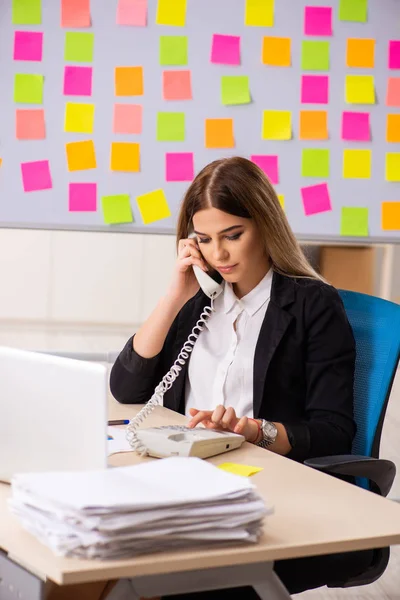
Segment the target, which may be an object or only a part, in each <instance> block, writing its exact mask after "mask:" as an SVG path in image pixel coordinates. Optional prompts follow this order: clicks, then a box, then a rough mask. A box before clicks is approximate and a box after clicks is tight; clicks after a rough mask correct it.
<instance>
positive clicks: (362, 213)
mask: <svg viewBox="0 0 400 600" xmlns="http://www.w3.org/2000/svg"><path fill="white" fill-rule="evenodd" d="M340 235H344V236H349V237H366V236H367V235H368V208H360V207H352V206H344V207H343V208H342V213H341V220H340Z"/></svg>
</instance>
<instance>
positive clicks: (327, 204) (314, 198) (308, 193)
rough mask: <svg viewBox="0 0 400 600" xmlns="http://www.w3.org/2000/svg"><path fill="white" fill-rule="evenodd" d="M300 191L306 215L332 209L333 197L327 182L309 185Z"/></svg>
mask: <svg viewBox="0 0 400 600" xmlns="http://www.w3.org/2000/svg"><path fill="white" fill-rule="evenodd" d="M300 191H301V197H302V200H303V207H304V214H305V215H306V216H310V215H316V214H318V213H323V212H329V211H331V210H332V205H331V198H330V195H329V189H328V185H327V184H326V183H319V184H317V185H309V186H306V187H303V188H301V190H300Z"/></svg>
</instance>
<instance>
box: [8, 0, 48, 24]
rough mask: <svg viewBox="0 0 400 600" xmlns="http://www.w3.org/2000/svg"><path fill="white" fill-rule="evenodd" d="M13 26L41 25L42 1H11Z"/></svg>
mask: <svg viewBox="0 0 400 600" xmlns="http://www.w3.org/2000/svg"><path fill="white" fill-rule="evenodd" d="M12 22H13V25H41V23H42V0H12Z"/></svg>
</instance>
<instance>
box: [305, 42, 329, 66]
mask: <svg viewBox="0 0 400 600" xmlns="http://www.w3.org/2000/svg"><path fill="white" fill-rule="evenodd" d="M301 68H302V69H303V71H328V70H329V42H316V41H314V40H303V41H302V43H301Z"/></svg>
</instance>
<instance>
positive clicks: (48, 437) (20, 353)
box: [0, 347, 108, 482]
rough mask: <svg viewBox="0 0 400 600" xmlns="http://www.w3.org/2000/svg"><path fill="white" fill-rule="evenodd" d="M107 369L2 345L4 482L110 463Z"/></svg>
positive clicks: (0, 455)
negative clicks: (19, 476)
mask: <svg viewBox="0 0 400 600" xmlns="http://www.w3.org/2000/svg"><path fill="white" fill-rule="evenodd" d="M107 390H108V379H107V369H106V367H104V366H103V365H100V364H96V363H92V362H85V361H79V360H73V359H70V358H61V357H58V356H52V355H49V354H42V353H37V352H30V351H27V350H19V349H15V348H6V347H0V481H7V482H9V481H10V479H11V477H12V476H13V475H14V474H15V473H22V472H23V473H27V472H34V471H68V470H71V471H77V470H89V469H101V468H105V467H106V466H107Z"/></svg>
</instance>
